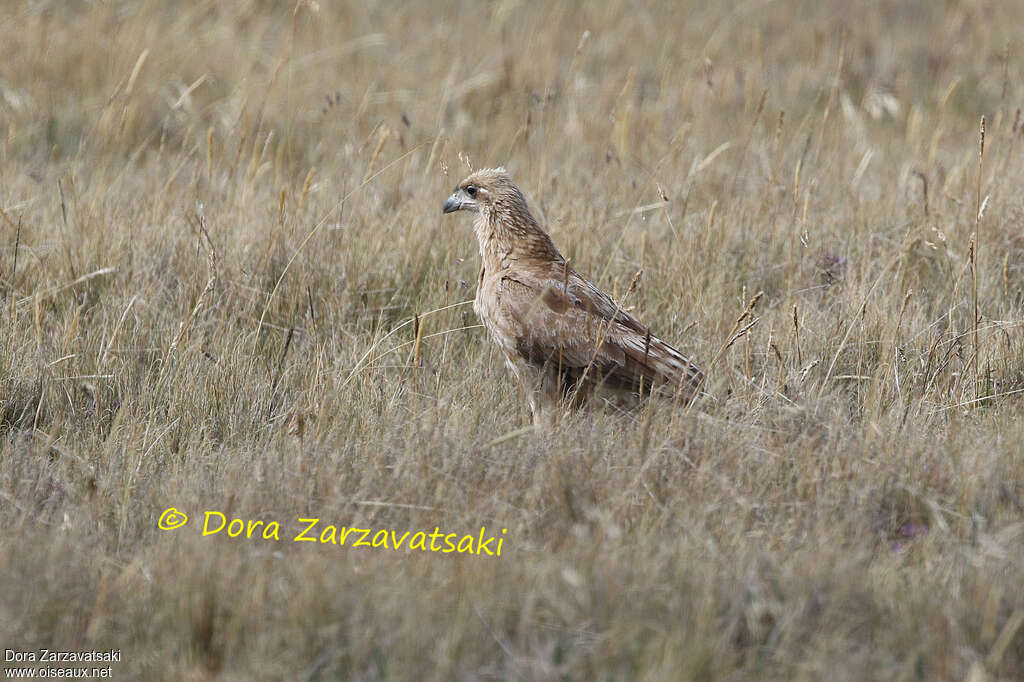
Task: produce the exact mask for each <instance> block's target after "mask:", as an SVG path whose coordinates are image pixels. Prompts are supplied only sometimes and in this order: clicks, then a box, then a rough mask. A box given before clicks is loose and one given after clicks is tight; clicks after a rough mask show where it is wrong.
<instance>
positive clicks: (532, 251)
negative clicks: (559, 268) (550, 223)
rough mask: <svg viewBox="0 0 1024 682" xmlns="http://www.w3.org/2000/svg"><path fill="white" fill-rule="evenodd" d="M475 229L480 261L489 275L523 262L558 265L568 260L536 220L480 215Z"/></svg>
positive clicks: (474, 225)
mask: <svg viewBox="0 0 1024 682" xmlns="http://www.w3.org/2000/svg"><path fill="white" fill-rule="evenodd" d="M473 228H474V231H475V232H476V239H477V242H478V244H479V245H480V258H481V260H482V261H483V265H484V268H485V269H486V270H488V271H491V272H495V271H497V270H501V269H504V268H506V267H508V265H509V263H510V262H512V261H518V260H523V259H527V260H530V259H535V260H544V261H554V262H558V263H560V262H563V261H564V260H565V259H564V258H562V254H561V253H559V252H558V249H557V248H555V245H554V243H553V242H552V241H551V238H550V237H548V235H547V233H545V232H544V230H542V229H541V228H540V226H539V225H537V222H536V221H535V220H534V219H533V216H529V215H527V218H526V219H525V220H524V219H519V220H517V221H511V220H507V219H502V216H500V215H495V214H490V215H485V214H480V215H479V216H477V219H476V221H474V224H473Z"/></svg>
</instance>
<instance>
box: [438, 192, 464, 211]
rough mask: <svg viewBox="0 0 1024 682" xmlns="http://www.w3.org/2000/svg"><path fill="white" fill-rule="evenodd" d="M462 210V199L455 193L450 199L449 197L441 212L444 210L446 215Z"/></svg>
mask: <svg viewBox="0 0 1024 682" xmlns="http://www.w3.org/2000/svg"><path fill="white" fill-rule="evenodd" d="M460 208H462V199H460V198H459V193H458V192H455V193H453V194H452V195H451V196H450V197H448V200H447V201H445V202H444V206H443V207H442V209H441V210H443V211H444V212H445V213H454V212H455V211H458V210H459V209H460Z"/></svg>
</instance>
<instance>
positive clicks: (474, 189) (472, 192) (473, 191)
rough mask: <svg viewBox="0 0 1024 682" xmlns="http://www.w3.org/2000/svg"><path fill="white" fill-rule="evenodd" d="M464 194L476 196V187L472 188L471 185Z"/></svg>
mask: <svg viewBox="0 0 1024 682" xmlns="http://www.w3.org/2000/svg"><path fill="white" fill-rule="evenodd" d="M466 194H468V195H469V196H471V197H475V196H476V187H474V186H473V185H470V186H469V187H467V188H466Z"/></svg>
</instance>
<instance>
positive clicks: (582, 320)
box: [444, 168, 702, 425]
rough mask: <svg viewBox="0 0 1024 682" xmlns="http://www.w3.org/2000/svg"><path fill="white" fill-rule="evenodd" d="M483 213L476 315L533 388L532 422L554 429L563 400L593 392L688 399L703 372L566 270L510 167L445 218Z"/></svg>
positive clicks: (473, 178) (472, 183)
mask: <svg viewBox="0 0 1024 682" xmlns="http://www.w3.org/2000/svg"><path fill="white" fill-rule="evenodd" d="M454 211H469V212H471V213H475V214H476V217H475V220H474V222H473V229H474V231H475V232H476V238H477V241H478V242H479V244H480V258H481V260H482V267H481V268H480V280H479V282H478V286H477V290H476V300H475V301H474V302H473V309H474V310H475V311H476V314H477V315H478V316H479V317H480V321H481V322H483V325H484V327H486V328H487V330H488V331H489V332H490V334H491V337H492V338H493V339H494V341H495V342H496V343H497V344H498V346H499V347H500V348H501V350H502V352H503V353H504V354H505V360H506V362H507V363H508V366H509V367H510V368H511V369H512V371H513V372H514V373H515V375H516V376H517V377H518V378H519V380H520V381H522V382H523V383H524V385H525V387H526V391H527V395H528V396H529V398H530V409H531V410H532V412H533V422H534V424H537V425H550V424H551V423H552V422H553V421H554V418H555V416H556V414H557V409H558V406H559V400H560V397H564V398H567V399H569V400H570V402H571V403H573V404H579V403H580V402H581V401H582V400H583V399H585V397H586V396H587V395H589V394H590V393H591V392H592V391H593V390H594V389H595V388H598V387H607V388H612V389H620V390H625V391H630V392H633V393H637V394H640V395H648V394H650V393H651V392H652V390H654V391H655V392H660V393H662V394H669V395H674V394H676V392H677V391H678V392H679V395H681V396H683V397H684V398H688V397H689V396H691V395H692V394H693V392H694V391H695V390H696V389H697V388H698V387H699V385H700V384H701V379H702V375H701V372H700V370H699V369H698V368H697V367H696V366H695V365H694V364H693V363H691V362H690V361H689V360H688V359H687V358H686V357H685V356H684V355H682V354H681V353H680V352H679V351H677V350H676V349H675V348H673V347H672V346H670V345H668V344H667V343H665V342H664V341H662V340H661V339H659V338H658V337H657V336H654V335H653V334H651V332H650V330H649V329H648V328H647V327H646V326H644V325H643V324H641V323H640V322H639V321H638V320H637V319H636V318H635V317H633V316H632V315H630V314H629V313H628V312H626V311H624V310H622V309H621V308H620V307H619V306H618V305H617V304H616V303H615V301H613V300H612V299H611V297H610V296H608V294H606V293H604V292H603V291H601V290H600V289H598V288H597V287H596V286H594V285H593V284H592V283H590V282H589V281H587V280H586V279H584V278H583V277H581V276H580V275H579V274H577V273H576V272H575V271H574V270H573V269H572V268H570V267H568V265H567V264H566V262H565V259H564V258H563V257H562V254H560V253H559V252H558V249H556V248H555V245H554V244H553V243H552V242H551V238H550V237H548V235H547V233H546V232H544V230H542V229H541V227H540V225H538V224H537V221H536V220H535V219H534V217H533V216H532V215H531V214H530V209H529V208H527V206H526V199H525V198H524V197H523V193H522V192H520V191H519V188H518V187H516V185H515V183H513V182H512V178H510V177H509V175H508V173H507V172H505V169H504V168H494V169H486V170H479V171H476V172H475V173H473V174H471V175H470V176H469V177H468V178H466V179H465V180H463V181H462V182H461V183H460V184H459V186H458V187H456V188H455V191H454V192H453V193H452V195H451V196H450V197H448V200H447V201H445V202H444V212H445V213H452V212H454Z"/></svg>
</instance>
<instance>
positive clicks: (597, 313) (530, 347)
mask: <svg viewBox="0 0 1024 682" xmlns="http://www.w3.org/2000/svg"><path fill="white" fill-rule="evenodd" d="M561 270H562V266H561V265H558V264H552V267H551V268H547V272H545V271H544V270H541V271H540V272H530V271H518V272H510V273H508V274H506V275H505V276H504V277H503V278H502V280H501V283H500V284H499V287H498V299H499V301H500V302H499V306H500V307H501V310H502V313H503V316H505V317H506V318H508V319H510V320H514V321H515V323H516V324H515V328H516V330H517V338H516V339H515V346H516V350H517V351H518V352H519V354H520V355H521V356H522V357H523V359H524V360H526V361H527V362H529V363H531V364H535V365H543V364H545V363H548V364H549V366H551V367H556V366H557V367H559V368H561V370H562V371H563V372H564V373H566V375H567V376H569V377H573V376H575V377H576V378H579V377H580V376H582V375H583V372H584V371H586V372H587V374H586V376H587V378H588V380H589V381H592V382H595V383H601V384H604V385H607V386H611V387H615V388H624V389H629V390H634V391H635V390H638V389H639V388H640V380H641V378H642V379H643V383H644V386H646V387H647V388H645V389H643V390H644V392H646V391H647V390H649V389H650V387H651V386H653V385H662V384H672V385H673V387H674V386H677V385H693V384H694V383H695V382H696V381H697V380H698V379H699V377H700V370H698V369H697V367H696V366H694V365H693V363H691V362H690V361H689V359H687V358H686V357H685V356H683V355H682V354H681V353H679V351H677V350H676V349H674V348H672V346H670V345H669V344H667V343H665V342H664V341H662V340H661V339H659V338H658V337H656V336H654V335H652V334H651V333H650V331H649V330H648V328H647V327H645V326H644V325H642V324H641V323H640V322H639V321H638V320H637V319H636V318H635V317H633V316H632V315H630V314H629V313H627V312H626V311H624V310H622V309H620V308H619V307H618V306H617V305H616V304H615V302H614V301H612V299H611V297H609V296H608V295H607V294H605V293H604V292H603V291H601V290H600V289H598V288H597V287H596V286H594V285H593V284H592V283H590V282H588V281H587V280H586V279H584V278H583V277H580V276H579V275H578V274H576V273H575V272H573V271H572V270H570V271H569V273H568V276H566V275H565V274H564V273H563V272H560V271H561ZM559 274H561V276H558V275H559ZM588 367H589V369H587V368H588Z"/></svg>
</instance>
